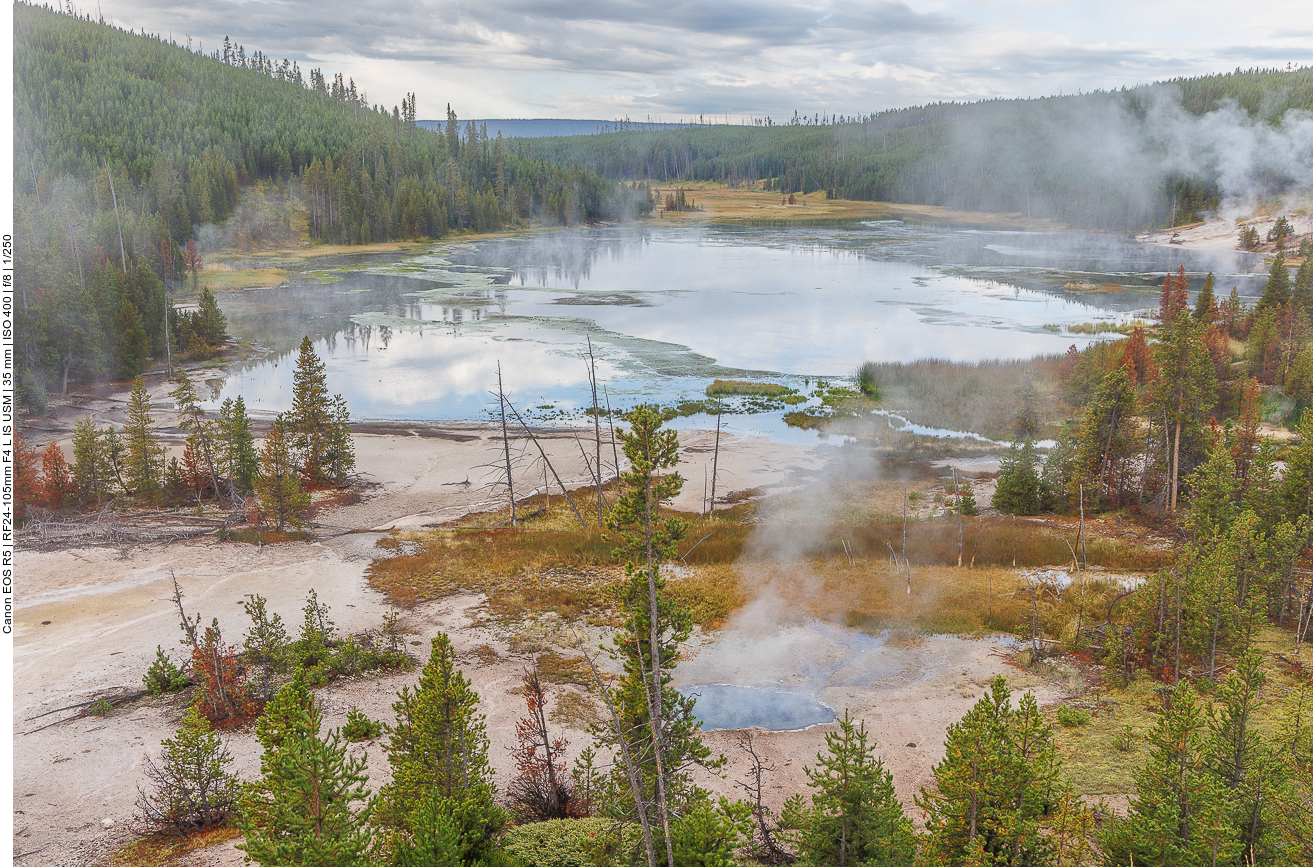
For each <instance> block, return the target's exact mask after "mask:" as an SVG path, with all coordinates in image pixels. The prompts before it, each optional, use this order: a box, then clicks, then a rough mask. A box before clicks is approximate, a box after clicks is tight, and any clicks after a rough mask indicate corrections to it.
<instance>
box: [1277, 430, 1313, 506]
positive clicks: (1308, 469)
mask: <svg viewBox="0 0 1313 867" xmlns="http://www.w3.org/2000/svg"><path fill="white" fill-rule="evenodd" d="M1295 433H1296V434H1298V436H1299V439H1298V440H1296V441H1295V443H1294V444H1293V445H1292V446H1290V448H1289V449H1288V450H1287V452H1286V470H1285V473H1284V474H1282V477H1281V499H1282V501H1283V502H1284V503H1285V507H1286V515H1287V516H1288V517H1289V519H1290V520H1292V521H1293V520H1295V519H1296V518H1298V517H1299V516H1300V515H1313V408H1310V409H1306V410H1304V416H1303V418H1302V419H1301V420H1300V422H1299V427H1298V428H1297V429H1296V431H1295Z"/></svg>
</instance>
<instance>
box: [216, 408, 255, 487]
mask: <svg viewBox="0 0 1313 867" xmlns="http://www.w3.org/2000/svg"><path fill="white" fill-rule="evenodd" d="M219 454H220V459H219V463H220V466H222V468H223V470H222V471H223V474H224V475H226V476H227V477H228V479H229V480H230V481H231V482H232V484H233V487H234V488H235V489H236V490H237V492H238V493H241V494H249V493H251V492H252V491H254V490H255V480H256V478H257V477H258V476H259V473H260V455H259V453H258V452H257V451H256V448H255V435H254V434H253V433H252V432H251V419H250V417H249V416H247V414H246V401H245V400H244V399H243V398H242V396H241V395H238V396H237V398H236V399H235V400H234V399H233V398H231V397H229V398H225V399H224V401H223V405H222V406H220V407H219Z"/></svg>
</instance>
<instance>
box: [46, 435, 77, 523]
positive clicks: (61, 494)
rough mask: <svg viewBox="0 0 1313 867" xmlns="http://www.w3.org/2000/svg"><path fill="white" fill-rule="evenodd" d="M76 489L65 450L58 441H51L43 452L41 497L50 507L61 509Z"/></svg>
mask: <svg viewBox="0 0 1313 867" xmlns="http://www.w3.org/2000/svg"><path fill="white" fill-rule="evenodd" d="M75 490H76V487H75V486H74V484H73V475H72V473H70V472H69V471H68V462H67V461H65V460H64V450H63V449H61V448H60V447H59V444H58V443H51V444H50V445H48V446H46V449H45V451H43V452H42V453H41V499H42V500H44V501H45V504H46V505H47V506H49V507H50V508H52V509H60V508H63V507H64V505H65V504H66V503H67V502H68V501H69V500H71V499H72V498H73V494H74V491H75Z"/></svg>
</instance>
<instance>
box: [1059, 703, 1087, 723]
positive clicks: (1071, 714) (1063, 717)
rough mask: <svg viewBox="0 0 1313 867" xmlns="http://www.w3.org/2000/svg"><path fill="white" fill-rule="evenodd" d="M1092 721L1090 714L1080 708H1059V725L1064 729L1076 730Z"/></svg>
mask: <svg viewBox="0 0 1313 867" xmlns="http://www.w3.org/2000/svg"><path fill="white" fill-rule="evenodd" d="M1089 721H1090V712H1089V711H1087V710H1084V709H1082V708H1078V707H1069V706H1067V705H1065V704H1064V705H1063V706H1062V707H1060V708H1058V723H1059V724H1060V725H1061V726H1063V727H1064V728H1069V729H1074V728H1076V727H1078V726H1083V725H1085V724H1086V723H1087V722H1089Z"/></svg>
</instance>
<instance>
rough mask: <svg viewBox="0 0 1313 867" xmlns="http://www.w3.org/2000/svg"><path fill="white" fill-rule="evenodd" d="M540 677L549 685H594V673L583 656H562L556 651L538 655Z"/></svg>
mask: <svg viewBox="0 0 1313 867" xmlns="http://www.w3.org/2000/svg"><path fill="white" fill-rule="evenodd" d="M538 675H539V677H541V678H542V679H543V680H545V681H547V682H548V683H573V684H575V685H577V686H582V687H591V686H592V685H593V672H592V669H590V668H589V667H588V662H587V660H585V659H584V658H583V657H582V656H561V654H559V653H557V652H556V651H555V650H548V651H546V652H545V653H540V654H538Z"/></svg>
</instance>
